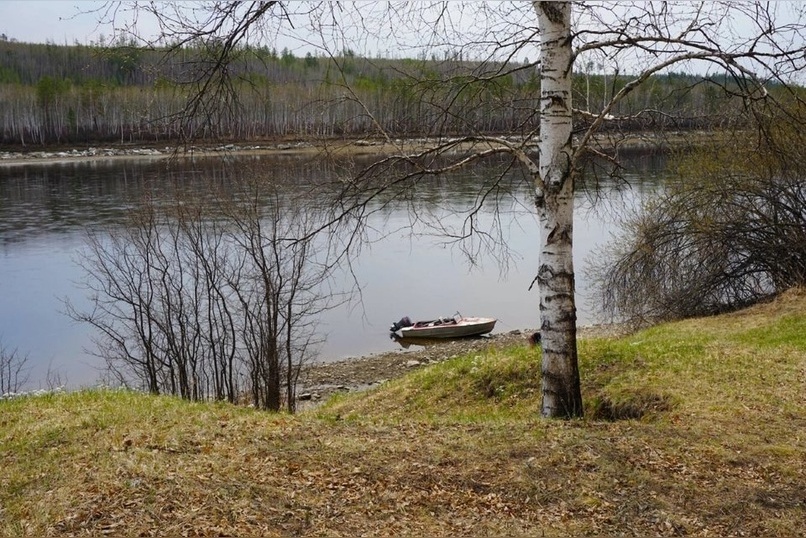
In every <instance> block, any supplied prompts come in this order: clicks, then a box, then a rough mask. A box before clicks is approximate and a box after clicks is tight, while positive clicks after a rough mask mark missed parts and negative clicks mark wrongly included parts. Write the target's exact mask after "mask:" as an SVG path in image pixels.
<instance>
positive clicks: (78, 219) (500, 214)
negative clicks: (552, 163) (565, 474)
mask: <svg viewBox="0 0 806 538" xmlns="http://www.w3.org/2000/svg"><path fill="white" fill-rule="evenodd" d="M247 164H248V165H249V166H251V167H255V166H257V169H259V170H262V171H263V173H266V174H272V175H275V176H277V177H280V178H282V180H283V181H284V183H285V184H287V185H288V186H289V188H297V189H308V190H310V191H311V196H312V197H315V196H317V193H316V189H313V188H312V187H311V184H312V182H311V178H312V177H315V178H318V179H321V178H322V177H325V176H330V175H335V174H338V173H343V169H345V168H349V167H350V166H360V165H361V164H362V163H360V162H359V163H349V165H348V164H345V165H344V166H343V167H342V166H333V165H325V164H323V163H322V162H317V161H313V160H307V159H302V158H298V157H297V158H293V157H277V156H275V157H270V156H260V157H255V156H252V157H249V158H241V159H235V160H232V159H230V160H229V161H228V162H227V164H226V166H224V164H223V162H222V161H221V160H220V159H216V158H210V159H201V160H181V159H180V160H178V161H169V160H165V159H160V160H148V159H130V160H101V161H90V162H86V161H85V162H54V163H48V164H27V165H15V166H0V346H2V347H4V348H5V349H6V351H7V352H8V351H10V350H16V351H17V353H18V355H21V356H27V359H28V360H27V363H26V366H27V367H28V368H29V371H28V378H29V381H28V383H27V385H26V387H24V388H27V389H35V388H48V385H52V384H64V385H66V386H67V387H69V388H77V387H83V386H91V385H94V384H96V383H97V382H98V381H99V380H100V379H102V378H103V375H102V374H103V367H104V363H103V361H102V360H101V359H100V358H98V357H96V356H94V355H93V353H92V351H93V349H94V345H93V338H94V337H95V336H97V335H95V334H94V333H93V330H92V329H91V328H90V327H89V326H87V325H83V324H79V323H77V322H74V321H73V320H72V319H71V318H70V317H68V316H67V315H66V314H65V307H64V301H65V300H69V301H70V302H71V303H73V304H74V305H75V306H76V307H78V308H89V306H90V304H89V301H88V298H87V296H86V294H87V292H86V290H85V289H83V288H82V287H81V285H80V283H81V281H82V280H83V278H84V275H83V269H82V268H81V267H80V265H79V264H78V253H79V252H80V251H81V250H82V248H83V247H84V245H85V241H86V234H87V230H94V231H96V232H98V231H100V232H103V231H104V230H111V229H113V228H114V227H115V226H119V225H121V223H122V222H123V221H124V220H125V217H126V214H127V212H128V211H129V210H130V209H131V208H133V207H135V206H136V205H137V204H138V203H139V202H140V200H142V199H143V197H144V196H146V195H147V196H149V197H150V198H152V199H155V198H156V199H157V200H159V199H160V197H166V198H167V197H169V196H171V195H172V193H174V192H175V191H176V189H191V190H192V189H204V185H207V184H208V183H206V182H203V181H202V180H201V178H203V177H204V178H207V180H209V177H217V178H219V179H220V180H221V181H222V182H226V180H227V176H228V174H231V173H232V170H236V169H237V168H238V167H239V166H241V165H243V166H246V165H247ZM364 164H366V163H364ZM502 170H504V171H503V172H502ZM661 173H662V166H661V165H660V164H658V162H657V160H654V159H650V158H639V159H633V160H631V161H630V165H629V167H628V169H627V172H626V173H625V174H624V176H623V178H624V179H625V180H626V181H627V183H628V184H629V186H625V185H623V184H622V183H621V182H612V181H608V180H606V179H603V180H602V181H601V182H600V183H599V185H598V188H597V189H595V190H594V189H584V188H580V189H578V191H579V192H578V194H577V196H576V200H575V208H576V209H575V222H574V227H575V229H574V243H575V247H574V248H575V251H574V263H575V268H576V272H577V280H576V285H577V308H578V314H577V315H578V322H579V323H580V324H581V325H588V324H593V323H597V322H599V321H600V319H599V318H598V317H597V311H596V308H595V305H594V304H593V303H592V297H591V284H590V282H588V281H587V280H586V277H585V274H584V268H585V266H586V263H587V259H588V258H589V257H590V256H592V255H595V253H596V251H597V248H601V247H602V246H603V245H604V244H605V243H606V242H607V241H608V240H609V239H610V238H611V236H612V234H614V233H615V232H617V231H618V229H619V224H618V222H619V221H618V218H617V216H618V214H620V213H621V212H622V210H623V209H624V208H625V207H629V206H632V205H634V204H636V203H637V202H639V201H640V200H641V199H642V198H643V197H645V196H647V194H648V193H651V192H653V191H654V190H655V189H656V188H657V185H658V178H659V177H660V175H661ZM588 183H591V181H588ZM416 189H417V190H416V192H415V194H414V199H415V200H416V203H415V204H414V205H412V204H410V203H406V202H404V201H403V200H400V201H399V202H398V201H396V200H395V199H394V198H392V199H389V200H384V201H383V202H378V203H379V204H380V203H382V204H383V205H382V207H376V208H374V209H375V211H373V212H372V213H371V215H370V217H369V221H368V228H367V230H369V232H368V238H369V239H371V240H373V241H372V243H371V244H369V245H367V246H366V247H365V248H362V249H361V252H360V255H359V257H358V258H357V259H356V260H355V262H354V264H353V265H352V267H351V272H350V273H347V272H345V274H344V275H343V278H344V282H343V284H344V287H345V289H346V288H348V287H349V286H350V285H351V284H352V283H353V282H357V283H358V285H359V286H358V287H359V289H360V294H358V295H356V296H355V297H354V300H353V301H351V302H350V303H348V304H344V305H342V306H339V307H338V308H336V309H334V310H330V311H328V312H326V313H324V314H323V316H322V318H321V319H320V320H319V322H320V324H319V330H320V331H321V333H322V334H323V335H325V336H326V341H325V344H324V345H323V346H322V348H321V350H320V354H319V357H318V359H319V360H323V361H332V360H339V359H345V358H348V357H357V356H364V355H368V354H372V353H378V352H384V351H390V350H394V349H400V347H399V345H398V344H397V343H395V342H394V341H393V340H390V338H389V334H388V327H389V325H390V324H391V322H393V321H396V320H398V319H399V318H401V317H402V316H404V315H406V316H409V317H411V318H412V319H416V318H427V317H434V316H440V315H453V313H454V312H457V311H458V312H461V313H462V314H464V315H474V316H492V317H495V318H497V319H498V320H499V321H498V324H497V326H496V329H495V331H494V332H508V331H511V330H515V329H528V328H534V327H537V326H539V320H538V297H537V290H536V288H532V290H531V291H530V290H529V288H530V285H531V283H532V281H533V279H534V275H535V272H536V269H537V264H538V253H539V228H538V225H537V220H536V217H535V215H534V212H533V211H532V202H531V197H532V191H531V189H530V185H529V182H528V178H526V177H524V176H523V174H522V173H520V172H519V171H518V170H517V169H514V170H508V171H507V167H506V163H500V162H499V163H491V164H489V165H480V166H475V167H473V168H472V169H466V170H461V171H458V172H454V173H451V174H448V175H445V176H442V177H439V178H436V179H433V180H427V181H422V182H420V183H418V185H417V187H416ZM494 199H495V200H494ZM594 201H595V203H594ZM477 204H479V205H480V206H481V211H479V212H478V213H475V214H473V216H474V218H475V219H476V220H475V221H474V224H475V225H477V227H478V229H479V230H495V231H496V232H497V233H500V238H501V239H503V242H504V243H505V245H506V251H505V252H502V251H500V249H498V250H496V249H495V248H494V249H493V251H494V252H490V251H488V250H487V249H486V248H485V247H486V246H487V245H486V244H485V242H484V236H483V235H481V236H478V235H476V236H472V237H471V239H469V240H468V241H465V242H459V243H457V242H453V241H450V240H448V239H446V237H445V235H444V233H443V232H444V230H448V231H452V232H453V233H454V234H456V235H462V234H463V233H464V232H465V231H467V224H468V222H469V221H468V220H467V218H468V216H469V214H470V213H468V211H470V210H471V209H472V208H473V207H475V206H476V205H477ZM413 212H415V213H416V214H417V216H418V217H422V221H419V220H416V219H413V218H412V213H413ZM413 221H414V224H413V226H411V224H412V222H413ZM423 221H425V222H426V223H423ZM427 223H432V225H428V224H427ZM437 228H438V229H437ZM499 246H500V245H499ZM467 252H469V253H470V255H468V254H467Z"/></svg>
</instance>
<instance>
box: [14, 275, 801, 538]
mask: <svg viewBox="0 0 806 538" xmlns="http://www.w3.org/2000/svg"><path fill="white" fill-rule="evenodd" d="M537 353H538V352H537V351H535V350H531V349H528V348H525V347H517V348H513V349H510V350H507V351H505V352H502V351H491V352H489V353H488V354H483V355H476V356H468V357H462V358H458V359H455V360H452V361H449V362H447V363H442V364H438V365H435V366H432V367H429V368H426V369H422V370H419V371H416V372H413V373H412V374H410V375H409V376H407V377H404V378H402V379H398V380H395V381H393V382H390V383H387V384H385V385H384V386H382V387H381V388H379V389H377V390H374V391H372V392H368V393H364V394H357V395H351V396H346V397H342V398H340V399H338V400H334V401H331V402H330V403H329V404H328V405H326V406H324V407H322V408H319V409H317V410H314V411H311V412H308V413H305V414H302V415H300V416H296V417H289V416H284V415H268V414H264V413H261V412H257V411H253V410H250V409H246V408H238V407H232V406H229V405H203V404H191V403H187V402H182V401H179V400H176V399H172V398H156V397H150V396H146V395H141V394H134V393H130V392H112V391H108V392H105V391H88V392H76V393H69V394H60V395H53V396H43V397H32V398H23V399H17V400H11V401H4V402H0V469H2V472H0V534H3V535H12V536H16V535H36V536H40V535H73V534H84V533H90V534H95V535H98V534H102V533H106V534H112V535H163V536H173V535H182V534H187V535H208V536H218V535H264V536H273V535H294V534H301V535H309V536H310V535H314V536H316V535H326V536H360V535H369V536H380V535H418V536H440V535H443V536H448V535H450V536H458V535H472V536H483V535H493V536H518V535H529V536H534V535H537V536H540V535H546V536H554V535H556V536H566V535H579V534H625V535H642V536H643V535H683V534H686V535H699V536H714V535H719V536H728V535H746V536H754V535H756V536H802V535H803V533H804V524H803V522H804V521H806V433H804V432H806V292H804V291H800V292H798V291H793V292H790V293H788V294H787V295H785V296H784V297H782V298H780V299H778V300H777V301H775V302H773V303H770V304H765V305H760V306H757V307H754V308H751V309H749V310H746V311H743V312H740V313H737V314H732V315H727V316H721V317H715V318H709V319H700V320H690V321H684V322H680V323H674V324H668V325H663V326H658V327H655V328H653V329H650V330H647V331H643V332H640V333H637V334H634V335H631V336H628V337H625V338H621V339H585V340H583V341H581V342H580V359H581V368H582V375H583V386H584V388H583V390H584V395H585V399H586V402H587V405H588V409H587V414H586V417H587V418H586V419H585V420H580V421H571V422H560V421H545V420H541V419H539V418H537V413H538V410H539V399H540V390H539V383H538V381H537V379H538V374H539V366H538V364H537V359H538V357H537Z"/></svg>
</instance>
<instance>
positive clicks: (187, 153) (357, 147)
mask: <svg viewBox="0 0 806 538" xmlns="http://www.w3.org/2000/svg"><path fill="white" fill-rule="evenodd" d="M703 136H712V134H707V133H687V134H683V133H662V134H657V133H635V134H632V135H630V136H628V137H619V138H618V139H616V138H614V137H608V136H607V135H603V136H601V137H599V139H598V140H597V145H600V146H601V145H604V146H606V147H613V148H616V147H617V148H619V150H620V151H662V150H664V149H665V148H668V147H672V146H677V145H680V144H681V143H683V142H685V141H686V140H687V139H689V137H694V138H695V139H699V137H703ZM459 138H460V137H456V138H455V140H459ZM503 138H505V139H506V140H508V141H509V142H512V143H513V144H514V145H521V144H523V140H521V139H518V138H517V137H503ZM450 140H451V139H448V138H442V139H436V138H411V139H396V140H381V139H369V138H357V139H331V140H322V139H311V140H293V141H267V142H256V143H252V142H238V143H235V142H233V143H222V144H213V143H204V142H199V143H198V144H196V145H192V146H184V145H180V144H178V143H171V142H170V141H167V142H165V143H164V144H156V143H146V142H143V143H139V144H135V143H132V144H121V143H117V144H94V145H83V146H79V145H75V146H72V147H71V146H64V145H58V146H56V145H53V146H26V147H19V148H16V147H13V146H5V147H3V148H2V149H0V166H7V167H12V166H26V165H31V164H65V163H71V162H91V161H115V160H125V159H153V160H157V159H193V158H205V157H215V156H218V157H222V156H246V155H288V156H308V157H314V156H336V157H345V156H360V155H384V154H394V153H411V154H413V153H417V152H421V151H424V150H426V149H429V148H434V147H436V146H437V144H438V143H442V144H444V143H446V142H449V141H450ZM479 145H480V143H476V146H479ZM536 147H537V146H536V143H534V142H529V143H527V144H526V148H527V150H536ZM471 148H472V144H471V143H469V142H463V143H461V144H457V145H456V146H454V147H453V148H451V150H450V152H452V153H463V152H467V151H470V150H471Z"/></svg>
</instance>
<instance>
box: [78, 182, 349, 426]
mask: <svg viewBox="0 0 806 538" xmlns="http://www.w3.org/2000/svg"><path fill="white" fill-rule="evenodd" d="M232 176H233V177H234V179H233V180H232V182H231V183H230V184H228V185H227V186H226V189H224V188H221V189H218V187H216V186H214V185H213V183H212V182H211V183H210V184H209V186H208V187H207V188H205V189H203V190H202V193H204V194H203V195H202V193H196V194H193V193H189V192H182V193H180V194H178V195H177V198H176V200H175V201H174V202H173V203H170V204H164V203H163V204H162V205H158V204H157V203H156V202H154V201H152V200H150V199H148V198H147V199H145V200H144V201H143V203H142V204H141V206H140V207H139V208H137V209H136V210H133V211H132V212H131V216H130V218H129V220H128V221H127V222H126V223H125V225H124V226H122V227H121V228H120V229H117V230H114V231H112V232H110V233H92V234H90V235H89V242H88V248H87V250H86V251H85V252H84V254H83V255H82V258H81V261H80V263H81V265H82V266H83V267H84V269H85V270H86V274H87V280H86V287H87V289H88V290H89V292H90V295H91V302H92V309H91V310H90V311H77V310H76V309H75V308H70V313H71V315H72V316H73V317H74V318H75V319H77V320H80V321H83V322H86V323H89V324H90V325H92V326H93V327H95V328H96V329H97V330H98V331H99V336H98V337H97V338H96V344H97V349H96V350H95V353H96V354H97V355H98V356H100V357H102V358H104V359H105V360H106V361H107V364H108V366H109V368H110V370H111V371H113V372H115V373H116V374H117V376H118V378H119V380H120V381H123V382H135V383H139V384H142V386H143V388H145V389H147V390H149V391H150V392H153V393H168V394H175V395H179V396H181V397H183V398H187V399H192V400H201V399H207V398H215V399H225V400H228V401H231V402H235V401H238V400H239V399H240V398H241V397H242V396H246V395H248V396H249V397H250V399H251V401H252V403H253V404H254V405H255V406H256V407H259V408H262V409H270V410H279V409H280V408H281V407H282V406H283V405H285V406H286V408H287V409H288V410H289V411H292V412H293V411H294V409H295V390H296V382H297V379H298V376H299V369H300V367H301V365H302V364H303V363H304V361H306V360H308V359H309V358H310V357H312V356H313V355H314V354H315V353H316V351H317V345H318V344H319V343H320V341H321V337H319V336H318V335H317V333H316V330H315V329H316V324H315V316H316V314H318V313H320V312H321V311H322V309H325V308H328V307H329V306H331V305H333V304H334V303H335V302H336V298H337V295H336V294H334V293H331V292H330V291H329V289H328V287H327V286H328V282H329V278H330V275H331V273H332V270H333V265H332V264H330V263H329V261H328V259H327V256H326V255H323V256H320V257H319V258H317V257H316V256H314V255H312V254H311V250H313V249H314V248H315V247H314V242H316V241H320V242H321V241H323V239H322V238H321V237H319V236H312V235H311V234H310V233H309V229H310V228H311V227H313V226H316V225H317V217H316V215H315V213H314V212H313V211H311V210H309V209H308V207H307V206H306V202H305V201H304V200H303V199H302V198H300V197H294V196H291V195H290V194H288V192H287V191H284V190H282V187H281V186H280V185H279V184H278V183H277V182H276V180H275V179H274V178H267V177H265V176H262V175H259V174H255V173H253V171H249V170H246V171H245V170H244V169H239V171H238V173H237V174H236V173H234V172H233V174H232ZM321 244H324V243H321ZM324 251H325V252H327V249H326V248H325V249H324Z"/></svg>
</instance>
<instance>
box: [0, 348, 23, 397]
mask: <svg viewBox="0 0 806 538" xmlns="http://www.w3.org/2000/svg"><path fill="white" fill-rule="evenodd" d="M27 363H28V355H21V354H20V352H19V351H18V350H17V349H9V348H8V347H6V346H5V345H3V343H2V342H0V395H3V394H9V393H13V392H17V391H19V390H20V388H22V386H23V385H25V383H27V382H28V368H27Z"/></svg>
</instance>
